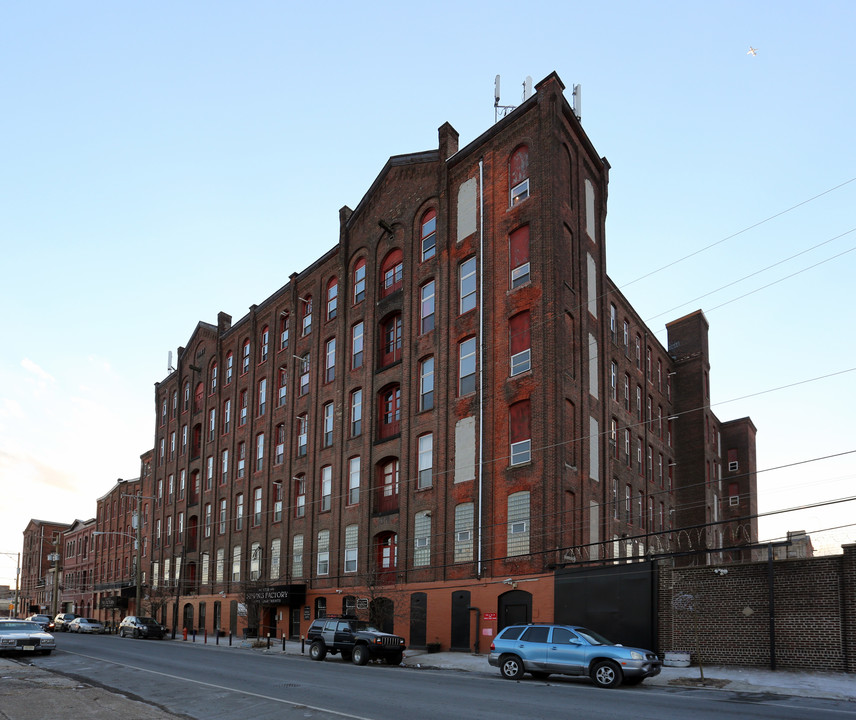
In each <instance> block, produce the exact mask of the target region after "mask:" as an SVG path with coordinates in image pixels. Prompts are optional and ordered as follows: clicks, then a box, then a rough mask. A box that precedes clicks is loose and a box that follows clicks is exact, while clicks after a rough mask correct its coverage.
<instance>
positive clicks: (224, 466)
mask: <svg viewBox="0 0 856 720" xmlns="http://www.w3.org/2000/svg"><path fill="white" fill-rule="evenodd" d="M228 479H229V451H228V450H224V451H223V452H222V453H220V484H221V485H225V484H226V482H227V481H228Z"/></svg>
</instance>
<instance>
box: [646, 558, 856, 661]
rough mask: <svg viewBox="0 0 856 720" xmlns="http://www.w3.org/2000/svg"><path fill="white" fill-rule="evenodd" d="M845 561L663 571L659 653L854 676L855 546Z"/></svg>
mask: <svg viewBox="0 0 856 720" xmlns="http://www.w3.org/2000/svg"><path fill="white" fill-rule="evenodd" d="M843 550H844V553H843V554H842V555H833V556H825V557H818V558H807V559H798V560H777V561H774V562H773V563H772V572H771V571H770V567H769V565H768V563H767V562H766V561H764V562H756V563H747V564H735V565H722V566H717V567H716V568H713V567H703V568H702V567H698V568H661V571H660V587H659V600H660V602H659V626H660V632H659V648H658V649H659V651H660V652H661V653H662V652H668V651H688V652H690V653H691V654H692V659H693V662H694V663H695V662H697V661H698V654H699V652H700V653H701V659H702V662H703V663H709V664H728V665H753V666H768V667H769V666H771V660H772V658H771V624H770V609H771V605H770V582H771V576H772V598H773V603H772V609H773V633H772V638H773V644H774V645H775V665H776V667H778V668H805V667H811V668H815V669H822V670H832V671H846V672H856V654H854V648H856V640H855V639H854V630H856V627H854V618H856V545H845V546H844V548H843Z"/></svg>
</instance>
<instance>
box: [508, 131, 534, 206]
mask: <svg viewBox="0 0 856 720" xmlns="http://www.w3.org/2000/svg"><path fill="white" fill-rule="evenodd" d="M508 182H509V189H510V204H511V205H512V206H514V205H517V204H518V203H521V202H523V201H524V200H525V199H526V198H528V197H529V148H528V147H526V146H525V145H523V146H521V147H519V148H517V150H515V151H514V153H513V154H512V156H511V158H510V160H509V161H508Z"/></svg>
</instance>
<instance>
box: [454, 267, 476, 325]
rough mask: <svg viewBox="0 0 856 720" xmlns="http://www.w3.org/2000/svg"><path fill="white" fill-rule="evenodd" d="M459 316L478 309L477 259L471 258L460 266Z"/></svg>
mask: <svg viewBox="0 0 856 720" xmlns="http://www.w3.org/2000/svg"><path fill="white" fill-rule="evenodd" d="M458 288H459V296H458V297H459V311H458V312H459V314H460V315H463V314H464V313H467V312H469V311H470V310H474V309H475V307H476V259H475V257H471V258H469V259H467V260H464V262H462V263H461V264H460V265H459V266H458Z"/></svg>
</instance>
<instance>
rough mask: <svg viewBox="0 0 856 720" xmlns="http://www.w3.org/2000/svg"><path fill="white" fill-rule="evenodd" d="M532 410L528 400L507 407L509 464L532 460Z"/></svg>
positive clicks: (521, 463)
mask: <svg viewBox="0 0 856 720" xmlns="http://www.w3.org/2000/svg"><path fill="white" fill-rule="evenodd" d="M531 425H532V411H531V405H530V403H529V401H528V400H522V401H521V402H517V403H514V405H512V406H511V408H510V409H509V426H510V432H509V435H510V438H511V464H512V465H523V464H524V463H528V462H531V460H532V439H531V432H532V431H531Z"/></svg>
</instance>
